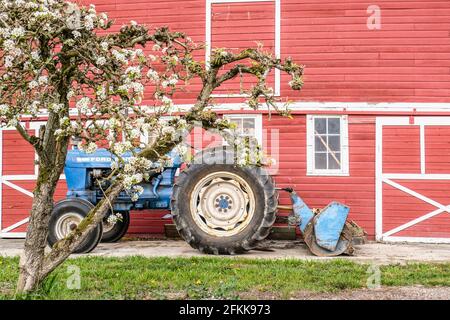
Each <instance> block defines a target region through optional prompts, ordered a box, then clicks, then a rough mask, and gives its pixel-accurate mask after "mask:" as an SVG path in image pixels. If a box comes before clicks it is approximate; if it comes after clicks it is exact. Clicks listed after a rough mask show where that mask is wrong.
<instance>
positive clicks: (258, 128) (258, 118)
mask: <svg viewBox="0 0 450 320" xmlns="http://www.w3.org/2000/svg"><path fill="white" fill-rule="evenodd" d="M223 118H224V119H228V120H233V119H254V120H255V138H256V140H258V143H259V144H260V145H261V146H262V144H263V131H262V115H260V114H225V115H224V116H223Z"/></svg>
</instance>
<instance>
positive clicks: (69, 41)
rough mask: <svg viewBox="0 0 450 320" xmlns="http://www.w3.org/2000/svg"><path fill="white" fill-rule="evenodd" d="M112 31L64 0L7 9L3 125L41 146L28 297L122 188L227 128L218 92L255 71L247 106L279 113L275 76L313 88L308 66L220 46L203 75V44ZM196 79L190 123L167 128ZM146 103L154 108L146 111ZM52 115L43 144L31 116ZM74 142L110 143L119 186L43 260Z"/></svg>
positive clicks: (11, 1) (2, 41)
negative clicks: (191, 143) (146, 137)
mask: <svg viewBox="0 0 450 320" xmlns="http://www.w3.org/2000/svg"><path fill="white" fill-rule="evenodd" d="M112 24H113V22H112V21H111V20H109V19H108V17H107V15H106V14H103V13H102V14H98V13H97V12H96V10H95V7H94V6H90V7H81V6H78V5H77V4H75V3H71V2H66V1H64V0H28V1H24V0H0V65H1V67H0V121H1V125H2V126H3V127H15V128H16V129H17V131H18V132H19V133H20V134H21V136H22V137H23V138H24V139H25V140H26V141H27V142H29V143H30V144H31V145H32V146H33V148H34V149H35V151H36V153H37V155H38V162H37V164H38V168H39V171H38V178H37V185H36V188H35V190H34V192H33V194H34V198H33V205H32V209H31V217H30V222H29V225H28V230H27V237H26V241H25V247H24V254H23V255H22V257H21V260H20V278H19V282H18V291H19V292H28V291H31V290H34V289H35V288H36V286H37V285H38V284H39V283H40V282H41V281H42V280H43V279H44V278H45V277H46V276H47V275H48V274H49V273H50V272H52V271H53V270H54V269H55V268H56V267H57V266H58V265H60V264H61V263H62V262H63V261H64V260H65V259H66V258H67V257H68V256H69V255H70V254H71V252H73V250H74V249H75V248H77V246H78V245H79V244H80V243H82V242H83V240H84V239H85V238H86V236H87V234H89V232H90V231H92V230H93V228H95V227H96V225H97V224H99V223H101V222H102V220H103V218H104V217H105V215H106V214H107V213H108V211H109V208H110V204H111V203H112V202H114V200H115V199H116V197H117V196H118V195H119V193H120V192H121V191H123V190H126V191H127V192H129V193H130V194H131V195H133V198H134V199H136V198H137V197H138V196H139V194H140V192H142V189H141V188H140V187H139V186H138V184H139V183H140V182H142V181H143V180H144V179H145V178H146V175H148V174H149V172H150V171H152V170H160V169H161V168H162V167H163V166H164V162H165V161H166V160H167V159H166V158H165V154H166V153H167V152H169V151H171V150H172V149H173V148H175V147H177V145H179V144H180V142H181V141H182V140H183V138H184V137H185V136H186V135H187V134H188V133H189V132H190V130H192V128H193V127H194V126H195V125H196V124H198V123H200V124H201V125H202V126H203V127H204V128H213V129H217V130H225V129H227V128H229V127H230V124H229V123H228V122H227V121H224V120H221V119H219V118H218V117H217V115H216V114H215V113H214V112H212V111H210V110H208V106H210V104H211V95H212V93H213V91H214V89H216V88H217V87H219V86H220V85H221V84H223V83H224V82H226V81H229V80H231V79H233V78H236V77H237V76H239V75H241V74H250V75H252V76H254V77H255V78H256V80H257V83H256V85H254V86H253V87H252V88H250V90H249V100H248V103H249V105H250V106H251V107H253V108H255V109H256V108H259V107H260V105H261V102H264V101H265V102H266V103H267V106H268V107H269V108H275V109H278V108H277V103H276V101H275V98H274V97H273V94H272V90H271V88H269V87H268V86H267V85H266V77H267V75H268V74H269V72H270V71H271V70H273V69H274V68H278V69H281V70H283V71H285V72H287V73H288V74H290V75H291V76H292V81H291V82H290V84H291V87H292V88H293V89H296V90H300V89H301V86H302V83H303V82H302V74H303V68H302V66H299V65H297V64H295V63H293V62H292V61H291V60H290V59H287V60H285V61H281V60H279V59H275V58H273V57H272V56H271V55H270V54H268V53H266V52H264V51H263V50H262V49H261V48H257V49H246V50H243V51H241V52H238V53H233V52H230V51H227V50H224V49H217V50H215V51H213V54H212V58H211V63H210V65H209V66H205V65H204V64H203V63H201V62H198V61H196V60H195V59H194V52H195V50H199V49H201V47H200V46H197V45H195V44H194V43H193V42H192V41H191V39H190V38H189V37H187V36H186V35H185V34H183V33H181V32H171V31H169V30H168V29H167V28H165V27H163V28H159V29H156V30H155V31H153V32H150V31H149V30H148V28H147V27H145V26H143V25H139V24H137V23H135V22H131V23H130V24H127V25H124V26H123V27H122V28H121V29H120V31H118V32H115V33H114V32H110V31H109V29H110V28H111V26H112ZM106 31H108V32H106ZM149 53H150V54H149ZM224 66H230V67H229V68H228V69H224V68H223V67H224ZM193 78H199V79H200V80H201V83H202V86H201V90H200V92H199V93H198V98H197V101H196V103H195V104H194V106H193V107H192V108H191V109H190V110H188V111H187V112H186V113H185V114H184V115H182V116H178V117H173V118H172V120H170V121H165V122H163V121H160V120H161V117H162V116H163V115H167V114H169V113H170V112H172V111H173V110H174V105H173V101H172V97H173V95H174V94H175V93H176V92H177V90H178V88H179V87H180V86H181V85H182V84H183V83H186V82H188V81H189V80H191V79H193ZM144 92H145V94H144ZM143 99H146V101H151V103H150V105H146V106H144V105H143V104H142V101H143ZM42 115H45V116H47V117H48V120H47V122H46V124H45V125H43V126H42V127H41V128H40V131H39V134H38V135H32V134H30V133H29V132H28V131H27V130H26V129H25V127H24V124H23V116H29V119H31V120H33V119H34V118H37V117H39V116H42ZM149 132H150V133H151V134H152V135H153V136H155V137H156V139H155V140H154V142H152V143H151V144H148V145H144V146H143V145H142V144H141V143H140V141H139V139H138V137H139V136H140V135H141V134H143V133H149ZM72 136H76V137H79V138H80V139H81V143H80V148H81V149H83V150H84V151H86V152H94V151H95V150H96V149H97V145H99V143H103V142H104V141H106V142H107V144H108V150H109V151H110V152H111V153H112V154H113V155H114V156H115V157H114V158H115V159H117V160H116V161H114V163H113V165H112V173H111V176H110V178H111V181H112V183H111V185H110V187H109V188H108V189H107V190H105V197H104V199H103V200H102V201H100V203H99V204H98V205H97V206H96V207H95V208H94V209H92V210H91V212H90V213H89V215H88V216H87V217H86V218H85V219H84V220H83V221H82V222H81V223H80V225H78V227H77V229H76V230H74V231H73V232H72V233H71V234H70V235H69V236H68V237H67V238H65V239H64V240H62V241H60V242H58V243H57V244H56V245H55V246H54V247H53V248H52V250H51V251H50V252H49V253H45V251H44V249H45V247H46V237H47V233H48V223H49V218H50V215H51V212H52V209H53V196H54V192H55V188H56V185H57V182H58V180H59V177H60V175H61V173H62V171H63V168H64V163H65V159H66V155H67V150H68V147H69V143H70V139H71V137H72ZM137 147H140V149H137ZM137 150H140V151H137ZM126 152H131V153H132V154H133V156H132V158H131V159H129V161H124V159H123V158H122V156H123V154H124V153H126Z"/></svg>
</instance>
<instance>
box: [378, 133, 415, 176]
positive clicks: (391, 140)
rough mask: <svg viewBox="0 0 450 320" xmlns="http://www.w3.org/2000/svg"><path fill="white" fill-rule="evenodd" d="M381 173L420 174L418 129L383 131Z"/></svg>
mask: <svg viewBox="0 0 450 320" xmlns="http://www.w3.org/2000/svg"><path fill="white" fill-rule="evenodd" d="M383 132H384V135H383V173H420V135H419V127H417V126H415V127H411V126H408V127H405V126H389V127H386V128H384V129H383Z"/></svg>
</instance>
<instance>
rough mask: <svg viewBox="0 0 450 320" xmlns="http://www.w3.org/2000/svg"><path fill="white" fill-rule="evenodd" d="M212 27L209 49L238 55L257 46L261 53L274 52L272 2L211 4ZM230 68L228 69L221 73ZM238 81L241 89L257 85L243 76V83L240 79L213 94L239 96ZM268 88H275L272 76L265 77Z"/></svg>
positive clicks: (272, 74) (273, 5)
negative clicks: (228, 51)
mask: <svg viewBox="0 0 450 320" xmlns="http://www.w3.org/2000/svg"><path fill="white" fill-rule="evenodd" d="M211 26H212V28H211V47H212V48H229V49H231V50H232V51H233V52H236V53H237V52H239V51H241V50H245V49H246V48H252V47H256V46H257V45H258V44H257V42H260V43H261V44H263V45H264V50H266V51H267V52H270V53H272V54H273V53H274V52H275V2H267V3H266V2H254V3H249V2H245V3H226V4H224V3H220V4H213V5H212V17H211ZM241 63H242V62H241ZM246 63H248V61H246ZM230 68H231V66H228V67H227V68H226V69H225V68H224V70H223V71H222V72H225V71H227V70H229V69H230ZM241 81H242V87H243V88H244V89H248V88H250V87H251V86H252V85H255V84H256V83H257V82H256V81H255V78H254V77H250V76H249V75H243V76H242V80H241V78H240V77H238V78H236V79H233V80H232V81H230V82H228V83H225V84H223V85H222V86H221V87H220V88H218V89H216V91H215V93H218V94H239V93H241V92H240V89H241V88H240V87H241V84H240V82H241ZM268 84H269V85H270V86H271V87H274V86H275V73H274V72H272V73H271V74H270V75H269V76H268Z"/></svg>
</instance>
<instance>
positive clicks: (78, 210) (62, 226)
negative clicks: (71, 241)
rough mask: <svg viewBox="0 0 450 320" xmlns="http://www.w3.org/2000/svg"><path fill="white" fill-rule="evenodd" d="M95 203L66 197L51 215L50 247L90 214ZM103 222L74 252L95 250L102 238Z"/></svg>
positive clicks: (48, 239)
mask: <svg viewBox="0 0 450 320" xmlns="http://www.w3.org/2000/svg"><path fill="white" fill-rule="evenodd" d="M92 208H94V205H93V204H92V203H90V202H89V201H86V200H83V199H65V200H62V201H60V202H58V203H57V204H56V205H55V207H54V208H53V212H52V216H51V217H50V223H49V229H48V237H47V243H48V245H49V246H50V247H53V245H54V244H55V243H56V242H58V241H59V240H62V239H64V238H65V237H66V236H67V235H69V234H70V232H72V231H73V230H74V229H76V227H77V226H78V224H80V222H81V221H82V220H83V219H84V218H85V217H86V216H87V215H88V213H89V211H90V210H91V209H92ZM102 233H103V227H102V224H99V225H97V226H96V227H95V228H94V229H93V230H92V231H91V232H90V233H89V234H88V236H87V238H86V239H85V240H84V241H83V242H82V243H81V244H80V246H79V247H78V248H77V249H75V250H74V252H73V253H89V252H91V251H92V250H94V249H95V248H96V247H97V245H98V243H99V242H100V240H101V238H102Z"/></svg>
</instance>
